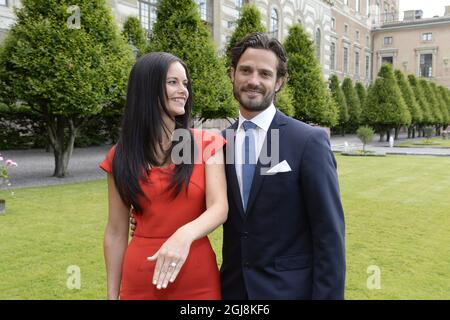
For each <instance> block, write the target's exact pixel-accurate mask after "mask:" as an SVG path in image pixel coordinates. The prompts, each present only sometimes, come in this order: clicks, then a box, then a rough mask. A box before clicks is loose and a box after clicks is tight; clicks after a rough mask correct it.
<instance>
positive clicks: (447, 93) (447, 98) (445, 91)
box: [438, 86, 450, 129]
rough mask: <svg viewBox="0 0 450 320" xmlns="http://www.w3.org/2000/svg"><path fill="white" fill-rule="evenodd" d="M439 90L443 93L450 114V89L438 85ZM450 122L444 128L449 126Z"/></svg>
mask: <svg viewBox="0 0 450 320" xmlns="http://www.w3.org/2000/svg"><path fill="white" fill-rule="evenodd" d="M438 91H439V93H440V94H441V97H442V100H443V101H444V105H445V106H446V108H447V112H448V114H450V90H449V89H447V88H444V87H443V86H438ZM448 125H449V123H447V124H446V125H445V126H444V129H445V128H446V127H448Z"/></svg>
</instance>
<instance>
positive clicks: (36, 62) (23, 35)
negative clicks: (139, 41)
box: [0, 0, 133, 177]
mask: <svg viewBox="0 0 450 320" xmlns="http://www.w3.org/2000/svg"><path fill="white" fill-rule="evenodd" d="M73 3H74V2H73V1H71V0H23V1H22V7H21V8H20V9H18V10H16V15H17V22H16V24H15V25H13V27H12V28H11V30H10V31H9V34H8V36H7V38H6V40H5V42H4V43H3V46H2V48H1V50H0V78H1V80H0V81H1V82H2V84H4V86H3V85H2V86H1V88H0V91H2V92H3V90H5V96H6V97H8V99H9V100H11V101H14V102H18V101H20V103H25V104H27V105H28V106H29V107H31V108H32V109H33V110H35V111H37V112H39V114H41V116H42V120H43V121H44V122H45V124H46V127H47V132H48V136H49V140H50V143H51V145H52V147H53V150H54V156H55V170H54V176H57V177H64V176H66V174H67V167H68V164H69V159H70V157H71V154H72V151H73V145H74V141H75V138H76V135H77V132H78V130H79V129H80V126H81V125H82V124H83V122H85V121H86V120H87V119H89V118H90V117H94V116H95V115H96V114H98V113H99V112H100V111H101V110H102V109H103V108H105V107H108V106H109V105H111V104H113V103H114V102H115V101H117V100H118V99H120V97H121V96H123V95H124V92H125V90H126V82H127V78H128V73H129V70H130V68H131V65H132V63H133V57H132V54H131V50H130V47H129V46H128V45H127V42H126V41H125V39H124V38H123V37H122V36H121V35H120V33H119V30H118V28H117V26H116V23H115V22H114V20H113V18H112V15H111V9H110V8H109V7H108V6H107V5H106V3H105V0H78V1H76V4H77V7H73V6H71V5H72V4H73Z"/></svg>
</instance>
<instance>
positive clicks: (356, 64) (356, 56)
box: [355, 52, 359, 77]
mask: <svg viewBox="0 0 450 320" xmlns="http://www.w3.org/2000/svg"><path fill="white" fill-rule="evenodd" d="M355 75H356V76H358V77H359V52H355Z"/></svg>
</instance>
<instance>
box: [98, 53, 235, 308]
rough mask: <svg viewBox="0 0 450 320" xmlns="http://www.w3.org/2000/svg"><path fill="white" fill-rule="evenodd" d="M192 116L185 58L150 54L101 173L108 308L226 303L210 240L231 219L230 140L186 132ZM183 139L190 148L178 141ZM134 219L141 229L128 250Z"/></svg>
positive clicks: (136, 73) (133, 78) (140, 64)
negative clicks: (116, 304)
mask: <svg viewBox="0 0 450 320" xmlns="http://www.w3.org/2000/svg"><path fill="white" fill-rule="evenodd" d="M191 108H192V94H191V86H190V82H189V78H188V72H187V68H186V66H185V64H184V63H183V62H182V61H181V60H180V59H179V58H177V57H175V56H173V55H171V54H169V53H151V54H147V55H145V56H143V57H141V58H140V59H139V60H138V61H137V62H136V64H135V65H134V67H133V69H132V70H131V74H130V78H129V82H128V92H127V102H126V107H125V114H124V119H123V124H122V132H121V136H120V139H119V142H118V143H117V145H116V146H114V147H113V148H112V149H111V150H110V151H109V153H108V155H107V157H106V159H105V160H104V161H103V162H102V163H101V164H100V167H101V168H102V169H103V170H105V171H106V172H107V173H108V198H109V218H108V223H107V226H106V231H105V239H104V253H105V262H106V271H107V287H108V292H107V297H108V299H118V298H120V299H176V300H180V299H220V298H221V296H220V277H219V271H218V267H217V263H216V257H215V254H214V252H213V250H212V248H211V245H210V243H209V240H208V238H207V237H206V235H207V234H208V233H210V232H211V231H213V230H214V229H215V228H216V227H217V226H219V225H221V224H222V223H223V222H224V221H225V220H226V218H227V211H228V203H227V194H226V180H225V170H224V161H223V158H224V156H223V151H222V147H223V145H224V144H225V140H224V139H223V138H222V137H221V136H220V135H216V134H211V133H208V132H205V131H200V130H190V129H188V124H189V114H190V111H191ZM175 130H177V131H175ZM180 130H182V132H181V133H182V134H181V136H184V137H185V139H183V140H182V141H179V142H178V141H172V136H173V133H174V132H178V133H179V131H180ZM183 133H187V135H186V134H183ZM186 136H187V138H186ZM175 150H177V152H175ZM179 150H181V152H179ZM176 155H178V156H179V155H181V156H182V159H184V162H181V163H180V161H179V160H180V157H178V158H177V157H175V156H176ZM186 159H187V161H186ZM130 211H131V212H132V213H133V215H134V216H135V219H136V221H137V225H138V226H137V228H136V231H135V232H134V237H133V239H132V240H131V241H130V243H129V244H128V230H129V214H130Z"/></svg>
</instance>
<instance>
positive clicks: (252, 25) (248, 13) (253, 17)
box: [226, 4, 266, 66]
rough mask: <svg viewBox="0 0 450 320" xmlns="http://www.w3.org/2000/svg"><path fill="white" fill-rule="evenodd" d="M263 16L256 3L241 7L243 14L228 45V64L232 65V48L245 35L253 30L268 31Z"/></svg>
mask: <svg viewBox="0 0 450 320" xmlns="http://www.w3.org/2000/svg"><path fill="white" fill-rule="evenodd" d="M261 21H262V16H261V12H260V11H259V9H258V7H256V6H255V5H254V4H246V5H244V6H243V7H242V8H241V15H240V17H239V19H238V20H237V22H236V28H235V29H234V31H233V34H232V35H231V38H230V41H229V42H228V44H227V47H226V57H227V66H229V65H230V57H231V54H230V53H231V49H232V48H234V47H235V46H236V44H238V43H239V41H241V40H242V39H244V38H245V36H246V35H247V34H249V33H253V32H266V27H264V25H263V24H262V22H261Z"/></svg>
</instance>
